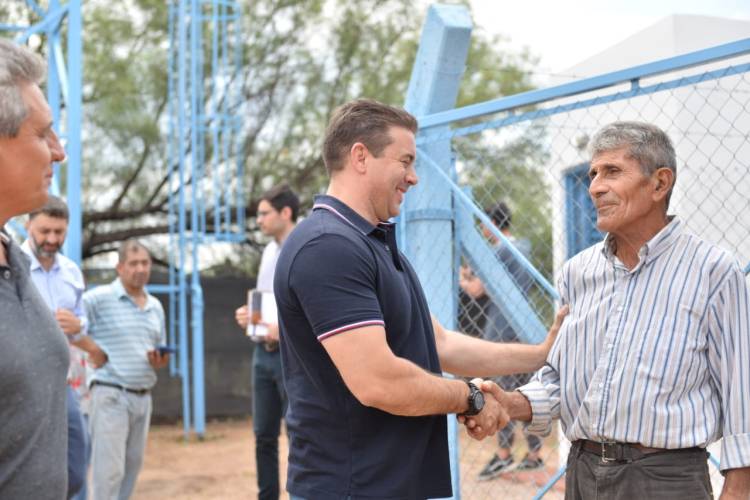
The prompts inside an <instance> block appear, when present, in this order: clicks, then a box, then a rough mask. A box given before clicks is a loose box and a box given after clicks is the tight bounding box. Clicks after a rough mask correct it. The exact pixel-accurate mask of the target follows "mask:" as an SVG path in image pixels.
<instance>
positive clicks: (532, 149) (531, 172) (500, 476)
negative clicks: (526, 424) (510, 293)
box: [410, 56, 750, 499]
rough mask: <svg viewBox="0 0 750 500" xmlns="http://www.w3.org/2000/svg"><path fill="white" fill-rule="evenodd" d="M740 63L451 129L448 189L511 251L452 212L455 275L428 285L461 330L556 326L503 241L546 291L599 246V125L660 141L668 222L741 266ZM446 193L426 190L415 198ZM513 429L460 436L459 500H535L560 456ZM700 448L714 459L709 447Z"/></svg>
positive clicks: (563, 449) (551, 304) (745, 248)
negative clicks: (639, 130)
mask: <svg viewBox="0 0 750 500" xmlns="http://www.w3.org/2000/svg"><path fill="white" fill-rule="evenodd" d="M747 62H748V58H747V57H745V56H743V57H742V58H735V59H734V60H730V61H729V62H726V61H724V62H722V63H718V64H717V63H715V64H712V65H704V67H701V68H699V69H696V68H693V69H691V70H686V71H682V72H679V73H677V72H673V73H667V74H664V75H660V76H659V77H658V78H651V79H645V78H644V79H641V80H640V81H639V82H637V84H633V85H622V86H619V87H617V88H607V89H603V90H598V91H596V92H592V93H589V94H584V95H579V96H576V97H575V98H564V99H556V100H554V101H548V102H545V103H542V104H539V105H537V106H536V107H535V108H533V109H519V110H509V111H507V112H505V113H502V114H498V115H495V116H491V117H489V119H488V120H487V121H483V122H480V123H477V122H472V123H468V124H466V123H463V124H454V128H453V129H452V132H450V134H449V135H450V136H451V150H452V154H453V155H454V157H455V171H454V174H455V180H456V184H458V186H459V187H460V188H462V189H463V190H464V192H467V193H469V194H470V196H471V198H472V199H473V201H474V203H475V205H476V207H477V208H479V209H481V210H483V211H485V212H486V213H487V215H488V216H489V217H490V218H491V219H492V221H493V223H494V224H496V225H497V227H498V229H500V230H501V231H502V232H503V233H504V235H505V236H507V241H502V240H497V238H496V237H495V236H494V235H493V234H492V233H491V231H489V230H488V228H487V227H485V225H484V224H483V223H482V222H480V221H479V220H478V219H477V217H476V216H474V215H472V214H471V213H470V212H469V211H468V210H465V209H462V208H461V203H458V202H454V208H455V213H456V218H455V228H456V229H455V235H456V238H455V239H456V241H454V242H453V245H454V246H453V247H452V248H453V249H454V251H455V256H454V260H453V262H454V271H455V272H454V273H453V276H450V277H448V276H439V275H437V274H433V275H431V276H429V277H426V279H427V280H444V281H446V283H444V285H445V286H450V287H452V289H453V290H454V297H453V300H455V301H456V302H455V305H456V307H455V310H457V318H456V319H457V325H458V327H459V329H460V330H461V331H463V332H464V333H466V334H468V335H472V336H476V337H482V338H486V339H489V340H492V341H498V342H519V341H520V342H528V341H530V340H532V338H530V336H529V335H528V334H527V333H525V332H524V331H523V328H522V327H519V326H518V325H522V324H523V318H521V319H520V320H519V319H518V318H509V317H508V314H507V312H508V311H510V310H513V309H517V308H519V307H523V306H524V303H527V304H528V306H530V309H531V310H532V312H533V314H532V316H533V317H531V318H526V320H528V321H538V322H539V323H540V324H541V325H543V326H544V329H545V330H546V327H547V326H548V325H550V324H551V321H552V318H553V315H554V310H555V300H554V298H553V296H552V293H550V291H549V289H546V288H545V287H544V286H542V283H541V281H540V280H537V279H534V277H532V276H530V273H529V269H528V268H527V267H526V265H525V264H524V263H523V262H522V259H518V258H516V256H514V255H513V254H512V252H509V251H508V245H509V244H513V245H515V247H516V249H517V250H518V251H519V252H520V253H521V254H523V255H524V256H525V257H526V259H528V261H529V263H530V264H531V265H533V267H534V268H535V269H536V270H538V271H539V273H540V274H541V275H542V276H543V277H544V278H546V280H548V281H549V282H551V283H554V278H555V272H556V271H557V270H559V269H560V267H561V265H562V264H563V262H564V261H565V260H566V259H568V258H570V257H571V256H573V255H575V254H576V253H578V252H580V251H581V250H583V249H585V248H586V247H588V246H590V245H591V244H593V243H595V242H597V241H599V240H600V239H601V238H602V236H603V235H602V234H601V233H599V231H598V230H597V229H596V226H595V213H594V210H593V205H592V203H591V201H590V198H589V196H588V183H589V182H588V176H587V172H588V166H589V164H588V162H589V156H588V154H587V148H586V147H587V145H588V142H589V140H590V138H591V137H592V136H593V134H594V133H595V132H596V131H597V130H598V129H599V128H601V127H602V126H604V125H606V124H608V123H611V122H613V121H618V120H637V121H645V122H649V123H653V124H655V125H657V126H659V127H660V128H662V129H663V130H665V131H666V132H667V133H668V135H669V136H670V137H671V139H672V141H673V142H674V145H675V150H676V154H677V160H678V167H677V180H676V186H675V188H674V192H673V196H672V199H671V204H670V210H669V212H670V213H672V214H675V215H677V216H678V217H680V218H681V219H682V220H683V221H684V223H685V224H686V225H687V228H688V229H689V230H690V231H692V232H693V233H695V234H697V235H698V236H700V237H702V238H704V239H707V240H709V241H711V242H714V243H716V244H718V245H720V246H721V247H723V248H725V249H727V250H729V251H731V252H733V253H734V254H735V255H736V256H737V258H738V260H739V261H740V263H741V265H742V267H743V268H747V267H748V264H749V263H750V217H748V215H747V210H748V208H749V207H750V175H749V174H750V73H748V65H747ZM461 127H463V128H461ZM434 137H437V136H433V139H430V141H431V140H434ZM444 138H445V134H444V135H443V139H444ZM437 139H438V140H439V139H440V137H437ZM425 145H426V146H425ZM422 147H429V143H428V141H425V140H424V139H423V142H422ZM423 175H424V174H423ZM428 175H431V174H428ZM443 194H444V193H438V192H428V193H425V192H423V193H421V194H420V195H419V196H427V197H434V196H442V195H443ZM455 199H456V197H455V193H454V200H455ZM422 236H423V237H422ZM472 237H473V238H476V237H481V238H484V239H485V240H484V241H487V242H489V244H490V245H491V248H493V252H489V253H487V252H485V253H481V252H476V251H473V250H472V243H471V238H472ZM437 238H445V235H444V234H443V235H439V236H437ZM411 241H413V243H410V244H414V245H417V246H423V248H421V249H416V248H415V249H413V250H415V251H414V252H412V253H411V254H412V255H419V254H420V253H421V252H425V254H426V255H427V256H428V257H426V258H428V259H434V258H438V257H437V256H436V255H435V253H436V252H439V251H441V250H439V249H444V251H445V252H447V251H448V250H447V249H449V248H451V246H450V245H447V246H446V245H443V244H441V243H440V242H439V241H437V240H436V235H435V234H434V233H433V234H429V233H426V234H424V235H421V236H420V237H419V238H417V239H416V240H411ZM443 257H444V256H443ZM498 272H500V275H501V276H505V278H506V279H508V280H510V281H511V282H512V283H513V284H514V285H515V287H514V288H515V289H516V290H517V291H518V292H519V293H518V294H516V302H513V301H510V300H509V299H508V298H507V297H498V295H502V290H498V289H497V287H496V286H495V285H493V284H492V283H488V280H491V279H492V278H493V277H496V276H498V275H497V274H496V273H498ZM493 273H495V274H493ZM448 280H452V283H447V281H448ZM428 286H430V285H428ZM493 287H494V289H493ZM445 300H449V299H447V298H446V299H445ZM443 305H445V304H439V305H438V304H433V305H432V306H433V307H435V306H437V307H442V306H443ZM534 318H536V319H535V320H534ZM519 321H521V322H520V323H519ZM542 333H544V332H542ZM528 378H529V375H528V374H520V375H516V376H507V377H501V378H499V379H497V381H498V383H499V384H500V385H501V386H503V387H504V388H506V389H514V388H516V387H518V386H519V385H521V384H523V383H525V382H526V381H527V380H528ZM519 427H520V426H519ZM519 427H516V428H515V429H513V428H510V429H509V430H507V431H503V432H502V433H500V434H499V435H498V436H497V437H496V438H495V439H489V438H488V439H486V440H485V441H483V442H476V441H473V440H471V439H468V438H467V437H466V436H465V433H463V432H461V431H459V437H458V446H459V456H460V475H461V498H464V499H485V498H487V499H489V498H499V497H500V496H502V498H509V499H513V498H519V499H521V498H532V497H535V495H538V494H540V493H541V490H540V488H541V487H542V486H543V485H545V484H546V483H548V481H550V479H552V478H553V477H554V476H555V474H556V473H557V472H558V471H559V470H560V467H561V466H562V465H564V459H565V457H566V455H567V449H568V448H567V447H568V444H567V443H566V442H565V440H564V438H563V437H562V433H561V432H560V430H559V429H558V430H557V431H556V432H553V434H552V435H551V436H549V437H547V438H544V439H542V440H539V439H538V438H533V437H528V436H526V435H524V433H523V431H522V429H521V428H519ZM709 450H710V451H711V452H712V453H713V454H714V455H715V456H716V457H717V458H718V452H719V447H718V446H717V445H713V446H711V447H710V448H709ZM506 457H508V458H507V459H506V460H503V459H504V458H506ZM710 470H711V476H712V481H713V483H714V491H715V493H716V494H717V495H718V492H719V491H720V488H721V481H722V479H721V475H720V474H719V472H718V469H717V468H716V467H715V464H714V465H711V466H710ZM563 483H564V479H562V480H560V481H558V483H557V485H556V486H555V487H554V488H552V489H551V490H550V491H549V492H547V493H546V495H545V496H544V498H562V497H563V494H564V493H563V491H564V487H563Z"/></svg>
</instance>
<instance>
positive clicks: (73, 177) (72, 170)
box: [55, 0, 83, 265]
mask: <svg viewBox="0 0 750 500" xmlns="http://www.w3.org/2000/svg"><path fill="white" fill-rule="evenodd" d="M67 6H68V71H67V79H66V80H67V84H65V85H63V86H61V89H67V90H65V91H64V92H65V93H67V96H66V100H65V113H66V127H65V128H66V134H67V136H68V141H67V144H66V153H67V155H68V161H67V180H66V184H67V185H66V189H67V202H68V210H69V211H70V224H69V225H68V236H67V238H66V241H65V255H67V256H68V257H69V258H70V259H72V260H73V261H74V262H76V263H77V264H78V265H80V264H81V247H82V245H83V240H82V238H81V230H82V225H81V224H82V220H83V210H82V207H81V198H82V197H81V183H82V176H81V171H82V169H83V151H82V148H83V147H82V144H81V123H83V94H82V92H83V41H82V39H81V37H82V33H83V19H82V17H81V0H69V1H68V4H67ZM57 46H58V48H59V44H57ZM55 57H58V55H57V54H56V55H55ZM59 59H60V62H59V63H58V71H59V73H58V74H62V75H65V72H64V69H65V66H64V61H62V60H61V59H62V55H60V56H59ZM65 93H64V94H63V95H65Z"/></svg>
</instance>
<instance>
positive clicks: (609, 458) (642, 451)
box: [573, 439, 700, 462]
mask: <svg viewBox="0 0 750 500" xmlns="http://www.w3.org/2000/svg"><path fill="white" fill-rule="evenodd" d="M573 444H574V445H578V446H579V447H580V448H581V449H582V450H584V451H587V452H589V453H593V454H594V455H597V456H600V457H601V458H602V462H622V461H626V462H627V461H633V460H639V459H641V458H643V457H645V456H646V455H651V454H653V453H661V452H667V451H672V452H674V451H698V450H700V448H698V447H693V448H680V449H667V448H649V447H648V446H643V445H642V444H638V443H616V442H598V441H589V440H588V439H580V440H578V441H575V442H574V443H573Z"/></svg>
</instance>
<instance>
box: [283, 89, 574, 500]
mask: <svg viewBox="0 0 750 500" xmlns="http://www.w3.org/2000/svg"><path fill="white" fill-rule="evenodd" d="M416 130H417V122H416V120H415V118H414V117H413V116H412V115H410V114H409V113H407V112H406V111H404V110H402V109H399V108H394V107H391V106H387V105H383V104H380V103H378V102H375V101H371V100H357V101H353V102H350V103H348V104H346V105H344V106H342V107H340V108H338V109H337V110H336V111H335V112H334V115H333V117H332V118H331V122H330V123H329V126H328V130H327V131H326V139H325V144H324V153H323V157H324V161H325V164H326V168H327V169H328V172H329V174H330V184H329V187H328V192H327V195H325V196H318V197H316V199H315V205H314V206H313V212H312V214H311V215H310V216H309V217H308V218H307V219H306V220H304V221H303V222H302V223H300V224H299V225H298V226H297V228H296V229H295V230H294V231H293V232H292V234H291V235H290V236H289V238H288V239H287V242H286V244H285V245H284V247H283V249H282V251H281V254H280V256H279V260H278V264H277V267H276V274H275V278H274V291H275V294H276V300H277V305H278V309H279V324H280V328H281V335H280V337H281V356H282V366H283V372H284V383H285V387H286V390H287V396H288V398H289V406H288V410H287V428H288V433H289V439H290V446H289V469H288V482H287V489H288V490H289V492H290V494H291V495H292V498H306V499H318V498H325V499H356V498H378V499H421V498H437V497H446V496H450V495H451V480H450V466H449V459H448V439H447V420H446V417H445V414H448V413H459V414H470V415H474V418H473V419H469V420H467V422H469V425H470V426H471V428H470V429H469V433H470V435H472V437H475V438H482V437H484V436H487V435H490V434H494V432H495V431H496V430H497V428H498V425H504V423H505V422H507V419H506V416H505V411H504V409H503V408H502V407H501V406H500V405H499V403H497V401H496V400H495V399H494V398H493V397H491V396H490V395H489V394H485V395H484V396H485V398H486V399H483V398H482V393H481V392H479V391H478V390H477V389H476V387H475V385H476V384H479V382H481V381H474V385H472V384H471V383H469V384H467V383H466V382H464V381H462V380H460V379H446V378H442V376H441V373H442V370H446V371H448V372H451V373H454V374H457V375H464V376H489V375H497V374H509V373H514V372H527V371H530V370H533V369H534V368H535V367H540V366H541V365H542V364H543V363H544V359H545V357H546V354H547V352H548V350H549V347H550V346H551V342H552V341H553V340H554V337H555V335H556V330H557V329H559V324H560V322H561V320H562V315H558V319H557V321H556V323H555V325H553V328H552V329H551V331H550V335H549V336H548V338H547V340H546V341H545V342H544V343H543V344H540V345H538V346H529V345H520V344H495V343H490V342H486V341H482V340H479V339H475V338H471V337H468V336H465V335H461V334H458V333H456V332H450V331H446V330H444V329H443V328H442V327H441V326H440V325H439V323H437V322H436V321H434V320H433V319H432V318H431V316H430V312H429V309H428V307H427V302H426V300H425V297H424V294H423V292H422V288H421V286H420V284H419V281H418V279H417V276H416V274H415V272H414V270H413V269H412V267H411V266H410V264H409V262H408V261H407V260H406V258H405V257H404V256H403V255H402V254H400V253H399V251H398V248H397V247H396V236H395V226H394V224H391V223H388V222H385V221H388V220H389V219H390V218H392V217H394V216H396V215H398V213H399V210H400V205H401V202H402V201H403V197H404V195H405V193H406V191H407V190H408V189H409V187H411V186H413V185H414V184H416V183H417V175H416V172H415V170H414V160H415V156H416V146H415V141H414V134H415V132H416ZM483 401H484V404H483Z"/></svg>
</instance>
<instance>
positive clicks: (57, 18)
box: [15, 3, 80, 43]
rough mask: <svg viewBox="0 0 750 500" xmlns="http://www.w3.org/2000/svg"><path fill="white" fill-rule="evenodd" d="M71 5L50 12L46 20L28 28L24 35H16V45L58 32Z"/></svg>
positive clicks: (45, 17) (46, 15)
mask: <svg viewBox="0 0 750 500" xmlns="http://www.w3.org/2000/svg"><path fill="white" fill-rule="evenodd" d="M69 5H70V3H68V4H66V5H62V6H60V7H57V8H54V9H51V10H49V11H48V12H47V13H46V14H45V16H44V19H42V20H41V21H39V22H38V23H36V24H33V25H31V26H29V27H28V28H26V29H25V30H24V32H23V33H21V34H19V35H16V38H15V41H16V43H26V42H27V41H28V39H29V37H30V36H32V35H36V34H39V33H45V32H50V31H54V30H56V29H57V27H58V25H59V24H60V22H61V21H62V19H63V17H65V15H66V14H67V13H68V6H69ZM79 34H80V33H79Z"/></svg>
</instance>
